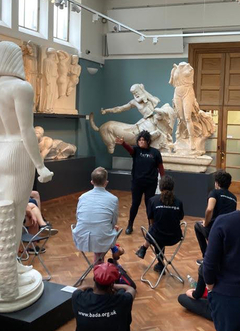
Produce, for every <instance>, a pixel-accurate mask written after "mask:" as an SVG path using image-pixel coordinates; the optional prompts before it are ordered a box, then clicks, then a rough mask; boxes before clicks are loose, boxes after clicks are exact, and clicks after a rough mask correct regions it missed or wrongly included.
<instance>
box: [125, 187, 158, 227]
mask: <svg viewBox="0 0 240 331" xmlns="http://www.w3.org/2000/svg"><path fill="white" fill-rule="evenodd" d="M156 188H157V181H156V182H154V183H151V184H136V183H134V182H132V188H131V191H132V206H131V208H130V215H129V224H130V225H133V223H134V220H135V217H136V216H137V212H138V208H139V206H140V204H141V201H142V196H143V194H144V199H145V205H146V209H147V205H148V201H149V199H150V198H151V197H153V196H154V195H155V192H156Z"/></svg>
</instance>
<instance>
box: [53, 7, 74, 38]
mask: <svg viewBox="0 0 240 331" xmlns="http://www.w3.org/2000/svg"><path fill="white" fill-rule="evenodd" d="M69 13H70V10H69V3H68V6H67V7H65V6H64V7H63V9H60V7H59V6H58V7H57V6H54V31H53V36H54V38H57V39H61V40H64V41H69V15H70V14H69Z"/></svg>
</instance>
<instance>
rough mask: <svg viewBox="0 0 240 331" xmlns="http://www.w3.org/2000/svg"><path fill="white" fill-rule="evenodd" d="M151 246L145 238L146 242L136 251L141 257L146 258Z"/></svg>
mask: <svg viewBox="0 0 240 331" xmlns="http://www.w3.org/2000/svg"><path fill="white" fill-rule="evenodd" d="M149 246H150V244H149V242H148V241H147V240H145V242H144V244H143V245H142V246H141V247H140V248H139V249H138V250H137V251H136V255H137V256H138V257H140V259H144V257H145V254H146V251H147V249H148V247H149Z"/></svg>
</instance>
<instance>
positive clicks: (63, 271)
mask: <svg viewBox="0 0 240 331" xmlns="http://www.w3.org/2000/svg"><path fill="white" fill-rule="evenodd" d="M112 193H113V194H115V195H117V196H118V197H119V207H120V208H119V222H118V223H119V226H120V227H123V228H124V229H125V228H126V224H127V220H128V212H129V208H130V204H131V194H130V192H122V191H112ZM80 194H81V193H77V194H73V195H69V196H65V197H61V198H59V199H54V200H50V201H47V202H44V203H42V213H43V215H44V216H45V218H46V219H47V220H49V221H50V222H51V223H52V224H53V227H54V228H57V229H58V230H59V233H58V234H57V235H56V236H54V237H52V238H50V240H49V242H48V245H47V252H46V253H45V254H44V260H45V262H46V265H47V266H48V267H49V269H50V272H51V273H52V281H53V282H56V283H60V284H65V285H73V284H74V282H75V281H76V280H77V279H78V278H79V276H80V274H81V273H82V272H83V271H84V270H85V269H86V267H87V266H86V263H85V261H84V260H83V258H82V257H81V256H80V253H79V252H78V251H77V249H76V248H75V246H74V244H73V240H72V235H71V230H70V225H71V224H72V223H75V212H76V205H77V200H78V197H79V196H80ZM93 208H94V206H93ZM185 220H186V221H187V223H188V229H187V237H186V240H185V242H184V243H183V245H182V247H181V249H180V252H179V253H178V255H177V256H176V258H175V266H176V268H177V269H178V271H179V272H180V273H181V275H182V276H183V277H184V278H185V280H186V275H187V274H190V275H192V276H193V277H194V278H195V279H196V278H197V269H198V267H197V265H196V263H195V261H196V259H197V258H201V254H200V250H199V248H198V244H197V241H196V238H195V234H194V229H193V226H194V222H195V220H197V218H193V217H185ZM141 225H144V226H145V227H147V219H146V214H145V206H144V204H143V203H142V205H141V207H140V209H139V213H138V216H137V218H136V220H135V225H134V232H133V234H132V235H131V236H127V235H125V233H124V231H123V233H122V235H121V237H120V238H119V243H120V244H121V245H122V246H123V247H124V249H125V254H124V255H123V256H122V257H121V260H120V263H121V264H122V266H123V267H124V268H125V269H126V270H127V271H128V273H129V274H130V275H131V277H132V278H133V280H134V281H135V282H136V284H137V295H136V298H135V301H134V304H133V311H132V318H133V322H132V325H131V330H132V331H173V330H174V331H186V330H187V331H188V330H189V331H214V330H215V328H214V326H213V323H212V322H210V321H207V320H205V319H204V318H201V317H198V316H195V315H193V314H191V313H190V312H188V311H186V310H185V309H183V308H182V307H181V306H180V305H179V304H178V301H177V296H178V294H180V293H184V292H185V291H186V289H187V288H188V287H189V286H188V283H187V282H185V284H184V285H182V284H180V283H179V282H178V281H176V280H174V279H172V278H171V277H170V276H168V275H167V276H164V277H163V279H162V281H161V282H160V284H159V286H158V287H157V288H156V289H155V290H152V289H151V288H150V287H149V286H148V285H146V284H144V283H142V282H141V281H140V276H141V274H142V272H143V271H144V268H146V266H147V264H148V263H150V261H151V256H152V254H151V252H150V250H149V251H148V252H147V254H146V257H145V259H144V260H140V259H139V258H138V257H137V256H136V255H135V251H136V250H137V248H138V247H139V246H140V245H141V244H142V242H143V238H142V235H141V231H140V226H141ZM167 251H170V252H171V249H169V250H168V249H167ZM34 267H35V268H36V269H37V270H39V271H40V272H42V269H41V266H40V265H39V264H38V263H37V261H36V262H35V264H34ZM151 277H152V279H153V280H154V278H156V277H157V274H156V273H155V272H154V271H152V275H151ZM86 282H87V283H91V282H92V274H90V275H88V277H87V280H86ZM73 330H75V320H72V321H70V322H69V323H67V324H66V325H64V326H63V327H61V328H60V329H59V330H58V331H73Z"/></svg>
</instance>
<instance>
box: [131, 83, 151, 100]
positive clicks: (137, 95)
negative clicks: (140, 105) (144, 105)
mask: <svg viewBox="0 0 240 331" xmlns="http://www.w3.org/2000/svg"><path fill="white" fill-rule="evenodd" d="M130 92H132V94H133V96H134V99H135V100H136V101H137V102H147V100H148V98H147V93H146V90H145V88H144V85H143V84H134V85H132V86H131V88H130Z"/></svg>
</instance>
